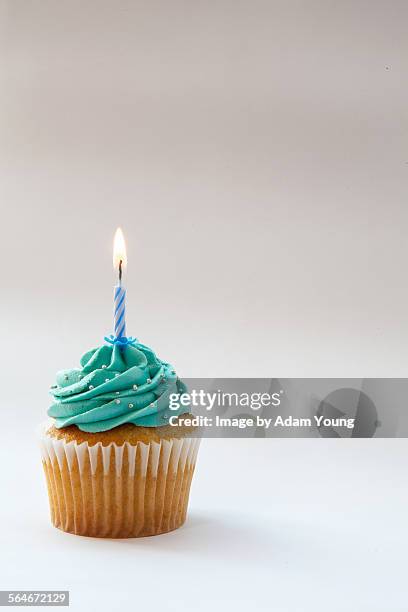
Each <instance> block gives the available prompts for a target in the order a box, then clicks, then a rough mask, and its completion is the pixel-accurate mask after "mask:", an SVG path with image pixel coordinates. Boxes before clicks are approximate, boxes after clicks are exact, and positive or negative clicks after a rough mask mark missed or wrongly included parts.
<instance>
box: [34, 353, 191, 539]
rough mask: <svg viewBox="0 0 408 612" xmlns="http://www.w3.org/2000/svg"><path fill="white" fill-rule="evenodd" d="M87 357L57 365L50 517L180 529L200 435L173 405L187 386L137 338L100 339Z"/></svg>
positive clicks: (49, 442)
mask: <svg viewBox="0 0 408 612" xmlns="http://www.w3.org/2000/svg"><path fill="white" fill-rule="evenodd" d="M80 365H81V367H80V368H75V369H71V370H62V371H61V372H58V374H57V378H56V384H55V385H53V386H52V387H51V394H52V396H53V404H52V406H51V407H50V408H49V410H48V415H49V417H51V418H50V421H49V422H48V423H47V424H45V425H44V426H43V427H42V428H41V436H40V438H41V449H42V458H43V467H44V472H45V477H46V481H47V488H48V496H49V502H50V510H51V521H52V523H53V524H54V525H55V527H58V528H59V529H62V530H63V531H67V532H70V533H74V534H77V535H84V536H94V537H101V538H102V537H103V538H130V537H141V536H150V535H157V534H160V533H166V532H168V531H172V530H173V529H177V528H178V527H180V526H181V525H182V524H183V523H184V521H185V519H186V514H187V506H188V499H189V493H190V485H191V480H192V477H193V473H194V467H195V462H196V456H197V451H198V446H199V442H200V440H199V438H198V437H194V434H195V433H196V432H195V430H194V429H193V428H192V427H189V426H187V424H184V423H183V419H184V418H185V416H183V415H185V413H186V412H188V411H187V409H186V408H183V407H180V408H179V409H177V410H171V411H170V410H169V397H170V394H172V393H183V392H184V391H185V385H184V384H183V383H182V381H180V379H179V378H178V377H177V375H176V373H175V371H174V370H173V368H172V366H171V365H170V364H168V363H166V362H164V361H162V360H160V359H159V358H158V357H157V356H156V355H155V353H154V352H153V351H152V350H151V349H150V348H148V347H147V346H144V345H143V344H140V343H139V342H136V341H134V342H133V343H129V344H125V345H121V344H115V343H113V344H109V343H108V344H106V345H103V346H100V347H98V348H96V349H93V350H91V351H89V352H87V353H85V355H83V357H82V358H81V360H80ZM171 416H176V417H177V419H178V422H177V426H174V419H172V420H171V421H172V425H170V424H169V419H170V417H171Z"/></svg>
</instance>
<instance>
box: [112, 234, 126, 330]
mask: <svg viewBox="0 0 408 612" xmlns="http://www.w3.org/2000/svg"><path fill="white" fill-rule="evenodd" d="M125 266H126V245H125V239H124V237H123V233H122V230H121V229H120V227H118V229H117V230H116V233H115V239H114V246H113V267H114V269H115V270H117V272H118V275H119V284H118V285H116V286H115V287H114V290H113V331H114V336H115V338H124V337H125V336H126V289H125V288H124V287H123V285H122V274H123V269H124V267H125Z"/></svg>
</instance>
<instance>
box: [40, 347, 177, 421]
mask: <svg viewBox="0 0 408 612" xmlns="http://www.w3.org/2000/svg"><path fill="white" fill-rule="evenodd" d="M80 364H81V368H74V369H71V370H61V371H60V372H58V373H57V379H56V382H57V384H56V385H53V386H52V387H51V394H52V395H53V397H54V403H53V404H52V406H51V407H50V408H49V410H48V415H49V416H50V417H53V418H54V419H55V426H56V427H57V428H61V427H67V426H68V425H77V427H79V429H81V430H82V431H88V432H98V431H107V430H108V429H113V428H114V427H118V426H119V425H122V424H123V423H133V424H134V425H139V426H143V427H158V426H161V425H167V424H168V422H169V418H170V416H174V415H179V414H183V413H185V412H187V411H188V410H187V409H186V408H184V407H180V408H179V409H178V410H171V411H170V410H169V396H170V394H171V393H184V391H185V390H186V387H185V385H184V383H183V382H182V381H181V380H180V379H179V378H178V377H177V375H176V373H175V371H174V369H173V367H172V366H171V365H170V364H169V363H166V362H165V361H161V359H159V358H158V357H157V356H156V355H155V353H154V352H153V351H152V350H151V349H150V348H148V347H147V346H144V345H143V344H140V343H135V344H134V345H131V344H129V345H128V346H124V347H123V346H122V347H121V346H118V345H115V344H114V345H104V346H100V347H98V348H95V349H92V350H91V351H88V352H87V353H85V354H84V355H83V356H82V357H81V360H80Z"/></svg>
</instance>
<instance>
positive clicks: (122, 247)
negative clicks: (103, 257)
mask: <svg viewBox="0 0 408 612" xmlns="http://www.w3.org/2000/svg"><path fill="white" fill-rule="evenodd" d="M120 262H122V267H124V266H126V263H127V257H126V244H125V238H124V236H123V232H122V230H121V229H120V227H118V229H117V230H116V232H115V238H114V240H113V267H114V268H115V270H118V269H119V264H120Z"/></svg>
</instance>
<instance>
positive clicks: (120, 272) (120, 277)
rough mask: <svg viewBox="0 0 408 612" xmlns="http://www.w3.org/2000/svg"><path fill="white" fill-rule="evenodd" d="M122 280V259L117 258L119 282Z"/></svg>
mask: <svg viewBox="0 0 408 612" xmlns="http://www.w3.org/2000/svg"><path fill="white" fill-rule="evenodd" d="M121 282H122V260H121V259H119V284H121Z"/></svg>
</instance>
